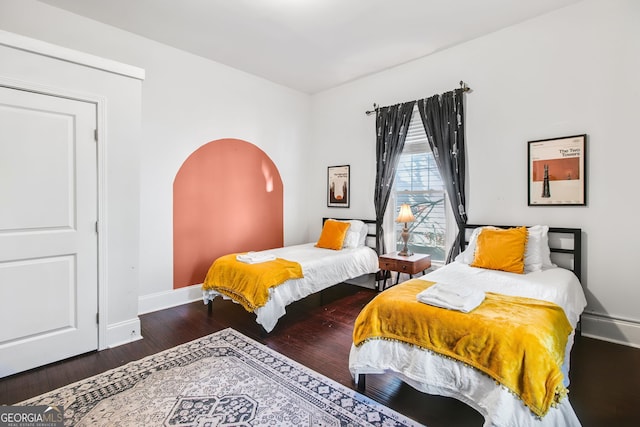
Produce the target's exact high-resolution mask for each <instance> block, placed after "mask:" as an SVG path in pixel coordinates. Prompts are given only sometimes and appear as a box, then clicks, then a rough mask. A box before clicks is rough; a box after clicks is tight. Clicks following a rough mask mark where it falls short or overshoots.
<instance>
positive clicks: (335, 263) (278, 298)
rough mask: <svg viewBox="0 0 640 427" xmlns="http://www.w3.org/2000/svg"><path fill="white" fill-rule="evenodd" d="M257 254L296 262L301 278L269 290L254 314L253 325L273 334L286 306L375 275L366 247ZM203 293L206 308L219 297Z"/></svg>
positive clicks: (370, 252)
mask: <svg viewBox="0 0 640 427" xmlns="http://www.w3.org/2000/svg"><path fill="white" fill-rule="evenodd" d="M257 253H269V254H273V255H275V256H276V257H278V258H282V259H286V260H289V261H295V262H298V263H299V264H300V266H301V267H302V273H303V274H304V277H303V278H301V279H294V280H287V281H286V282H284V283H283V284H282V285H280V286H276V287H275V288H271V289H270V291H269V300H268V301H267V303H266V304H265V305H264V306H262V307H259V308H257V309H256V310H255V311H254V312H255V314H256V322H258V323H259V324H260V325H262V327H263V328H264V329H265V330H266V331H267V332H271V331H272V330H273V328H274V327H275V326H276V323H277V322H278V319H279V318H280V317H282V316H284V314H285V313H286V306H287V305H289V304H291V303H292V302H294V301H298V300H300V299H302V298H304V297H306V296H308V295H311V294H313V293H316V292H318V291H321V290H322V289H325V288H328V287H329V286H333V285H335V284H338V283H340V282H344V281H345V280H348V279H353V278H355V277H358V276H362V275H364V274H369V273H375V272H377V271H378V256H377V255H376V252H375V251H374V250H373V249H371V248H369V247H367V246H362V247H358V248H345V249H341V250H339V251H335V250H332V249H322V248H317V247H315V243H305V244H302V245H294V246H287V247H283V248H277V249H269V250H266V251H261V252H257ZM202 293H203V299H204V303H205V304H207V303H208V302H209V301H210V300H213V299H214V298H215V297H216V296H218V295H220V294H219V293H217V292H215V291H210V290H203V291H202ZM223 297H224V298H225V299H229V298H228V297H226V296H224V295H223Z"/></svg>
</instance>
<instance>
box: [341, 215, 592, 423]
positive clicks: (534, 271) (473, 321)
mask: <svg viewBox="0 0 640 427" xmlns="http://www.w3.org/2000/svg"><path fill="white" fill-rule="evenodd" d="M556 230H562V232H561V233H558V232H556ZM551 231H552V232H553V233H552V234H548V232H549V229H548V227H540V226H537V227H531V228H530V229H529V230H528V233H527V234H528V236H527V237H528V238H529V239H528V241H527V242H526V244H527V247H526V249H527V250H526V254H527V256H528V257H527V260H526V267H525V271H522V273H514V272H508V271H503V270H498V269H493V268H486V267H479V266H477V265H475V266H474V263H476V264H477V262H478V257H475V259H474V252H475V254H476V255H477V253H478V252H479V251H480V250H479V248H476V247H475V246H476V245H479V244H483V245H485V246H484V247H483V249H486V248H487V247H488V246H490V243H489V245H488V246H487V242H486V241H483V240H480V241H478V236H479V235H480V234H481V232H482V229H480V228H478V229H477V230H476V231H475V232H474V234H473V235H472V237H471V239H470V240H469V247H468V248H467V251H465V252H464V253H463V254H461V255H460V256H458V258H457V259H456V261H455V262H453V263H451V264H448V265H446V266H444V267H442V268H440V269H438V270H436V271H433V272H431V273H428V274H427V275H425V276H422V277H420V278H417V279H413V280H409V281H407V282H404V283H402V284H400V285H396V286H395V287H392V288H390V289H388V290H386V291H384V292H382V293H380V294H379V295H378V296H376V297H375V298H374V299H373V300H372V301H371V302H370V303H369V304H368V305H367V306H366V307H365V308H364V309H363V310H362V312H361V313H360V315H359V316H358V319H357V320H356V322H355V325H354V332H353V340H354V343H353V345H352V348H351V353H350V358H349V368H350V370H351V373H352V374H353V376H354V379H355V380H356V382H357V383H358V385H359V387H360V388H363V387H364V378H365V374H381V373H385V372H391V373H393V374H395V375H398V376H399V377H400V378H401V379H402V380H404V381H405V382H407V383H408V384H410V385H412V386H413V387H415V388H416V389H418V390H420V391H423V392H425V393H429V394H437V395H443V396H449V397H454V398H456V399H458V400H461V401H462V402H465V403H466V404H468V405H470V406H472V407H473V408H475V409H476V410H477V411H478V412H480V413H481V414H482V415H483V416H484V418H485V426H505V427H506V426H579V425H580V422H579V420H578V419H577V417H576V415H575V413H574V411H573V409H572V407H571V405H570V403H569V399H568V397H567V392H568V386H569V358H570V351H571V347H572V344H573V337H574V330H575V328H576V326H577V324H578V321H579V318H580V314H581V313H582V310H583V309H584V307H585V305H586V299H585V296H584V292H583V290H582V287H581V285H580V281H579V279H578V277H577V276H576V274H574V272H573V271H572V269H566V268H560V267H556V266H555V265H554V264H553V263H552V262H551V260H550V250H549V237H548V236H549V235H553V237H552V243H553V245H554V246H560V247H561V248H560V249H556V251H557V252H559V253H560V254H559V256H560V258H561V259H559V260H560V261H562V262H567V259H562V258H563V257H565V256H568V257H570V258H571V260H570V261H571V263H573V267H577V268H578V270H577V272H579V267H580V253H579V251H580V249H579V246H580V230H577V229H551ZM488 235H489V233H487V235H486V236H488ZM486 236H485V237H486ZM574 244H575V245H576V246H573V245H574ZM476 250H478V252H476ZM485 255H486V254H485ZM555 257H556V256H555V255H554V258H555ZM492 267H493V266H492ZM523 267H524V266H523V265H521V266H520V268H523ZM510 268H511V267H509V269H510ZM578 274H579V273H578ZM436 283H438V284H441V285H445V286H446V285H447V284H452V285H457V284H464V286H466V287H471V288H473V289H474V291H476V290H481V291H482V292H483V293H484V300H483V301H482V302H481V303H480V304H479V305H477V307H475V308H474V309H473V310H471V311H469V312H468V313H467V312H463V311H458V310H453V309H446V308H440V307H437V306H434V305H430V304H426V303H424V302H420V301H418V298H417V296H418V294H421V293H422V292H423V291H425V290H426V289H428V288H431V287H432V286H434V284H436Z"/></svg>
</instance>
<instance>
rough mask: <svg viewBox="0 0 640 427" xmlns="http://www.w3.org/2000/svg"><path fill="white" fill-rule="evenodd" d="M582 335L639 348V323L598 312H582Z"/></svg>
mask: <svg viewBox="0 0 640 427" xmlns="http://www.w3.org/2000/svg"><path fill="white" fill-rule="evenodd" d="M581 323H582V335H584V336H585V337H590V338H596V339H599V340H603V341H609V342H613V343H616V344H623V345H627V346H630V347H636V348H640V323H638V322H635V321H631V320H625V319H616V318H613V317H610V316H605V315H602V314H598V313H583V314H582V320H581Z"/></svg>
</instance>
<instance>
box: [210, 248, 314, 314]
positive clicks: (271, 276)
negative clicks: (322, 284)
mask: <svg viewBox="0 0 640 427" xmlns="http://www.w3.org/2000/svg"><path fill="white" fill-rule="evenodd" d="M236 255H237V254H230V255H224V256H222V257H220V258H218V259H217V260H215V261H214V262H213V264H211V267H209V271H208V272H207V277H206V278H205V279H204V283H203V284H202V289H204V290H213V291H216V292H219V293H221V294H223V295H226V296H228V297H229V298H231V299H233V300H234V301H237V302H238V303H240V304H242V306H243V307H244V308H245V309H246V310H247V311H253V310H255V309H256V308H258V307H262V306H263V305H265V304H266V303H267V299H268V298H269V289H270V288H272V287H275V286H278V285H281V284H282V283H284V282H285V281H287V280H289V279H300V278H302V277H304V276H303V274H302V267H301V266H300V264H298V263H297V262H293V261H288V260H285V259H282V258H276V259H275V260H274V261H266V262H261V263H257V264H247V263H244V262H240V261H237V260H236Z"/></svg>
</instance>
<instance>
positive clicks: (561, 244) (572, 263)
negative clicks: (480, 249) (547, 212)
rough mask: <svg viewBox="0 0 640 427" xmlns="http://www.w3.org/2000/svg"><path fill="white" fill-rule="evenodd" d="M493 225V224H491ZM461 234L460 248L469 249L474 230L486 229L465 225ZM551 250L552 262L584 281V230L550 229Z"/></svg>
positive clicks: (503, 226)
mask: <svg viewBox="0 0 640 427" xmlns="http://www.w3.org/2000/svg"><path fill="white" fill-rule="evenodd" d="M490 225H493V224H490ZM463 227H464V228H463V231H464V232H461V233H460V237H459V239H460V241H459V242H460V247H461V248H462V249H464V248H466V247H467V244H468V243H469V238H470V236H471V233H472V232H473V230H474V229H476V228H478V227H484V225H481V224H465V225H464V226H463ZM494 227H500V228H511V227H514V226H513V225H494ZM549 249H551V260H552V261H553V262H554V263H555V264H557V265H558V266H560V267H563V268H566V269H568V270H571V271H573V273H574V274H575V275H576V276H577V277H578V280H580V281H582V274H581V273H582V229H580V228H562V227H549Z"/></svg>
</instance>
